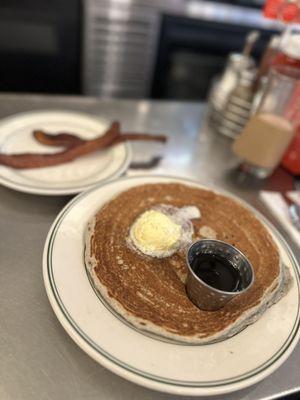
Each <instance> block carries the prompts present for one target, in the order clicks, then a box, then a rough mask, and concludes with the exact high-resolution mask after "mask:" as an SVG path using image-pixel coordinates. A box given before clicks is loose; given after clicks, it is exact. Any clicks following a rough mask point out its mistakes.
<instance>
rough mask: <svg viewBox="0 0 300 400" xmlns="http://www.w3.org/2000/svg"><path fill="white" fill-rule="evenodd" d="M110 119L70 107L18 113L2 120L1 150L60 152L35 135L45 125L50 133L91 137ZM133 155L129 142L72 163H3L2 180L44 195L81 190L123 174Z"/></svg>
mask: <svg viewBox="0 0 300 400" xmlns="http://www.w3.org/2000/svg"><path fill="white" fill-rule="evenodd" d="M108 125H109V123H108V121H105V120H103V119H99V118H96V117H93V116H90V115H87V114H81V113H77V112H76V113H75V112H69V111H68V112H67V111H37V112H29V113H23V114H16V115H13V116H11V117H8V118H5V119H3V120H2V121H1V123H0V151H1V152H4V153H25V152H37V153H42V152H48V153H51V152H57V151H58V150H59V149H58V148H53V147H48V146H44V145H42V144H40V143H38V142H37V141H36V140H35V139H34V138H33V136H32V131H33V130H36V129H42V130H45V131H47V132H50V133H56V132H70V133H75V134H78V135H80V136H81V137H83V138H87V139H91V138H93V137H95V136H99V135H100V134H101V133H104V131H105V129H106V128H107V127H108ZM130 158H131V151H130V146H129V145H128V143H120V144H118V145H116V146H113V147H111V148H108V149H105V151H96V152H94V153H92V154H89V155H86V156H84V157H80V158H78V159H76V160H74V161H72V162H70V163H66V164H62V165H57V166H53V167H45V168H35V169H34V168H33V169H13V168H9V167H5V166H1V165H0V183H1V184H2V185H4V186H7V187H9V188H11V189H15V190H18V191H21V192H26V193H34V194H43V195H66V194H74V193H79V192H81V191H83V190H86V189H88V188H89V187H91V186H93V185H94V184H95V183H97V182H101V181H104V180H107V179H110V178H114V177H117V176H119V175H121V174H122V173H123V172H124V171H125V170H126V169H127V167H128V164H129V162H130Z"/></svg>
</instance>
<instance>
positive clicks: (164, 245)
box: [128, 204, 201, 258]
mask: <svg viewBox="0 0 300 400" xmlns="http://www.w3.org/2000/svg"><path fill="white" fill-rule="evenodd" d="M200 215H201V214H200V211H199V210H198V208H196V207H184V208H181V209H180V208H176V207H172V206H167V205H163V204H162V205H157V206H155V207H154V208H153V209H151V210H147V211H145V212H144V213H142V214H141V215H140V216H139V217H138V218H137V219H136V220H135V221H134V223H133V225H132V226H131V228H130V233H129V240H128V241H129V244H132V245H133V248H136V249H137V250H139V251H140V252H142V253H143V254H146V255H149V256H152V257H159V258H161V257H169V256H171V255H172V254H174V253H175V252H176V251H178V250H179V249H181V248H183V247H184V246H187V245H189V244H190V243H191V242H192V236H193V233H194V228H193V224H192V223H191V222H190V218H200Z"/></svg>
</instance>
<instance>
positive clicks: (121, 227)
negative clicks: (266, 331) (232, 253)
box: [85, 183, 290, 344]
mask: <svg viewBox="0 0 300 400" xmlns="http://www.w3.org/2000/svg"><path fill="white" fill-rule="evenodd" d="M160 204H165V205H172V206H174V207H184V206H196V207H198V209H199V210H200V212H201V218H199V219H195V220H192V223H193V227H194V237H193V239H194V240H197V239H201V238H202V237H201V234H200V232H201V227H209V228H211V230H212V231H213V232H214V233H215V235H216V237H215V238H216V239H219V240H222V241H225V242H227V243H230V244H232V245H234V246H235V247H237V248H238V249H239V250H241V251H242V252H243V253H244V254H245V255H246V256H247V257H248V259H249V260H250V262H251V263H252V265H253V268H254V273H255V282H254V285H253V286H252V287H251V289H249V291H247V292H246V293H244V294H242V295H238V296H236V297H235V298H234V299H233V300H231V301H230V302H229V303H227V304H226V305H225V307H223V308H222V309H220V310H218V311H202V310H200V309H198V308H197V307H196V306H195V305H194V304H193V303H192V302H191V301H190V300H189V298H188V297H187V294H186V289H185V282H186V277H187V266H186V254H185V251H184V250H180V251H178V252H176V253H175V254H173V255H172V256H170V257H166V258H155V257H151V256H147V255H144V254H141V253H140V252H138V251H135V250H134V248H132V247H131V246H129V245H128V237H129V231H130V227H131V226H132V224H133V223H134V221H135V220H136V218H137V217H138V216H139V215H140V214H142V213H143V212H145V211H146V210H149V209H151V208H153V207H155V206H157V205H160ZM199 231H200V232H199ZM85 257H86V265H87V269H88V272H89V274H90V276H91V278H92V281H93V283H94V286H95V287H96V289H97V290H98V291H99V293H100V294H101V296H103V297H104V298H105V300H106V301H107V302H108V303H109V304H110V305H111V306H112V307H113V309H114V310H115V311H117V312H118V313H119V314H120V315H121V316H122V317H124V318H125V319H126V320H127V321H129V322H130V323H131V324H133V325H134V326H135V327H138V328H139V329H142V330H146V331H148V332H151V333H153V334H158V335H160V336H163V337H165V338H169V339H173V340H177V341H178V340H179V341H183V342H188V343H198V344H201V343H209V342H213V341H217V340H222V339H225V338H228V337H230V336H232V335H234V334H235V333H237V332H239V331H240V330H242V329H243V328H245V327H246V326H247V325H249V324H250V323H253V322H254V321H255V320H256V319H257V318H259V317H260V316H261V314H262V313H263V312H264V311H265V310H266V308H267V307H269V306H270V305H272V304H273V303H274V302H276V301H278V300H279V299H280V298H281V297H282V296H283V294H284V293H285V292H286V291H287V288H288V286H289V281H290V278H289V275H288V273H287V271H286V270H285V268H284V267H283V266H282V264H281V261H280V256H279V251H278V248H277V246H276V244H275V243H274V241H273V239H272V237H271V235H270V234H269V232H268V231H267V229H266V228H265V227H264V225H263V224H262V223H261V222H260V221H259V220H258V219H257V218H256V216H255V215H254V214H253V213H252V212H251V211H250V210H249V209H247V208H246V207H244V206H243V205H241V204H240V203H238V202H237V201H235V200H233V199H231V198H228V197H226V196H223V195H220V194H217V193H215V192H213V191H210V190H205V189H199V188H194V187H190V186H185V185H182V184H171V183H170V184H147V185H142V186H137V187H134V188H132V189H129V190H127V191H125V192H123V193H121V194H119V195H118V196H117V197H115V198H114V199H112V200H111V201H110V202H108V203H107V204H105V205H104V206H103V207H102V208H101V209H100V210H99V211H98V212H97V214H96V215H95V216H94V217H93V218H92V220H91V221H90V222H89V225H88V229H87V234H86V254H85Z"/></svg>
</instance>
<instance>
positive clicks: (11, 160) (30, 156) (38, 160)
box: [0, 122, 120, 169]
mask: <svg viewBox="0 0 300 400" xmlns="http://www.w3.org/2000/svg"><path fill="white" fill-rule="evenodd" d="M119 127H120V125H119V123H118V122H113V123H112V125H111V127H110V128H109V129H108V130H107V132H106V133H105V135H103V136H100V137H98V138H96V139H92V140H86V141H84V142H83V143H81V144H78V145H74V146H71V147H68V148H66V150H63V151H60V152H58V153H54V154H53V153H52V154H49V153H46V154H45V153H44V154H37V153H22V154H0V164H2V165H6V166H8V167H12V168H17V169H19V168H41V167H49V166H52V165H58V164H63V163H66V162H69V161H72V160H75V158H78V157H80V156H83V155H85V154H88V153H91V152H93V151H95V150H97V149H102V148H104V147H107V146H109V145H110V144H112V142H113V141H114V139H116V138H117V137H118V136H119V135H120V130H119Z"/></svg>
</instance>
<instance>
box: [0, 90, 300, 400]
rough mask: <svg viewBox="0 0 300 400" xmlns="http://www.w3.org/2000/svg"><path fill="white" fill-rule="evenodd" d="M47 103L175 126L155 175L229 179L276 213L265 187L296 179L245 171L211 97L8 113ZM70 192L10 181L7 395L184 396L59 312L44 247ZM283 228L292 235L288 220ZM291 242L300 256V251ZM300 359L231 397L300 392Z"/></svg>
mask: <svg viewBox="0 0 300 400" xmlns="http://www.w3.org/2000/svg"><path fill="white" fill-rule="evenodd" d="M39 109H65V110H78V111H82V112H88V113H91V114H95V115H99V116H102V117H105V118H108V119H116V118H117V119H119V120H120V121H121V122H122V124H123V126H124V128H126V129H130V130H136V131H144V132H145V131H148V132H166V133H168V134H169V135H170V141H169V143H168V144H167V145H166V148H165V155H164V158H163V160H162V162H161V163H160V164H159V165H158V166H157V167H156V168H155V169H154V170H153V171H152V172H153V173H165V174H172V175H180V176H188V177H193V178H196V179H198V180H199V181H200V182H202V183H205V184H214V185H217V186H220V187H221V188H225V189H227V190H230V191H232V192H234V193H236V194H238V195H239V196H240V197H242V198H244V199H245V200H247V201H249V202H250V203H251V204H252V205H254V206H256V207H258V208H259V209H260V210H261V211H262V212H264V213H265V214H266V215H267V216H268V217H270V216H269V214H268V212H267V210H266V209H265V208H264V207H263V205H262V204H260V202H259V200H258V190H259V188H260V187H262V186H264V187H267V188H272V189H275V190H276V189H277V190H282V189H287V188H290V187H291V185H292V180H291V178H290V177H289V176H288V175H287V174H286V173H284V172H283V171H281V170H278V171H277V173H276V174H275V176H274V178H272V179H270V180H269V181H268V182H267V183H264V184H263V183H259V182H256V181H252V180H250V181H249V180H247V179H245V177H243V176H241V175H239V174H237V173H236V172H235V171H234V169H233V168H234V166H235V164H236V160H234V158H233V157H232V155H231V152H230V141H229V140H227V139H226V138H222V137H220V136H216V135H215V134H213V133H212V132H210V131H209V129H208V128H207V127H206V126H205V123H204V120H205V119H204V111H205V110H204V107H203V106H202V105H201V104H197V103H164V102H146V101H139V102H137V101H116V100H115V101H98V100H96V99H93V98H74V97H72V98H71V97H40V96H17V95H0V117H1V118H3V117H5V116H8V115H11V114H14V113H17V112H23V111H29V110H39ZM145 150H146V151H148V150H149V151H152V152H156V148H154V145H153V146H151V147H149V144H148V145H147V148H144V147H143V145H142V144H135V146H134V154H135V160H136V161H138V160H139V159H140V156H141V154H144V153H145ZM140 172H141V171H137V170H135V171H132V172H131V171H129V174H133V173H135V174H136V173H140ZM69 199H70V197H43V196H34V195H28V194H22V193H18V192H14V191H12V190H10V189H6V188H5V187H0V237H1V241H0V320H1V325H0V399H1V400H46V399H55V400H79V399H80V400H96V399H97V400H99V399H103V400H104V399H105V400H119V399H122V400H127V399H128V400H129V399H130V400H134V399H138V400H150V399H158V400H163V399H164V400H167V399H170V400H171V399H172V400H175V399H177V398H178V399H179V397H176V396H171V395H167V394H162V393H157V392H153V391H150V390H148V389H144V388H142V387H139V386H136V385H135V384H132V383H130V382H127V381H125V380H123V379H122V378H119V377H118V376H116V375H114V374H113V373H111V372H109V371H107V370H106V369H104V368H103V367H101V366H100V365H98V364H96V363H95V362H94V361H93V360H92V359H91V358H89V357H88V356H87V355H86V354H85V353H84V352H83V351H81V350H80V349H79V348H78V347H77V346H76V345H75V344H74V342H73V341H72V340H71V339H70V338H69V336H68V335H67V334H66V333H65V331H64V330H63V328H62V327H61V326H60V324H59V322H58V321H57V319H56V317H55V316H54V313H53V312H52V309H51V307H50V304H49V302H48V300H47V297H46V293H45V290H44V285H43V279H42V251H43V245H44V241H45V238H46V234H47V232H48V230H49V228H50V226H51V223H52V221H53V220H54V217H55V216H56V215H57V213H58V212H59V211H60V209H61V208H62V207H63V206H64V205H65V204H66V202H67V201H68V200H69ZM270 219H271V220H272V218H270ZM272 222H274V221H273V220H272ZM275 225H276V226H277V224H276V223H275ZM279 230H280V231H281V232H282V233H283V234H284V235H285V233H284V231H282V229H281V227H279ZM285 236H286V235H285ZM286 239H287V240H288V241H289V242H290V240H289V238H288V237H286ZM290 244H291V245H292V248H293V249H294V251H295V252H296V255H297V257H298V259H299V258H300V251H299V249H296V248H295V246H294V245H293V244H292V243H291V242H290ZM270 340H272V339H271V338H270ZM254 345H255V344H254ZM299 363H300V345H298V346H297V347H296V349H295V351H294V352H293V354H292V355H291V356H290V358H289V359H288V360H287V361H286V363H285V364H284V365H283V366H281V367H280V368H279V369H278V370H277V371H276V372H275V373H273V374H272V375H271V376H270V377H269V378H267V379H265V380H264V381H262V382H260V383H258V384H256V385H255V386H252V387H250V388H248V389H245V390H242V391H239V392H236V393H233V394H230V395H226V399H229V400H230V399H232V400H233V399H235V400H237V399H247V400H251V399H253V400H254V399H255V400H259V399H271V398H272V399H273V398H277V397H280V396H283V395H284V394H287V393H292V392H294V391H296V390H299V391H300V379H299V378H300V372H299V371H300V370H299Z"/></svg>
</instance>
